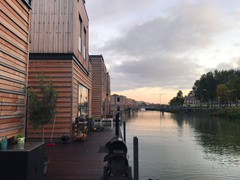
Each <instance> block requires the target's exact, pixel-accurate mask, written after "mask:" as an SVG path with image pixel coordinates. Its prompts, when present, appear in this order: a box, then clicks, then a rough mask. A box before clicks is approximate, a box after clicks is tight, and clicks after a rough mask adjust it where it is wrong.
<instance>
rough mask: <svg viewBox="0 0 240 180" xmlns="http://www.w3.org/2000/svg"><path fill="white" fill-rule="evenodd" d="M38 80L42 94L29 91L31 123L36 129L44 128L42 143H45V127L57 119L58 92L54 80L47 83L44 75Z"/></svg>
mask: <svg viewBox="0 0 240 180" xmlns="http://www.w3.org/2000/svg"><path fill="white" fill-rule="evenodd" d="M37 78H38V79H39V83H40V94H39V95H38V92H37V91H32V90H29V121H30V122H31V123H32V126H33V128H34V129H37V128H38V127H39V126H41V127H42V141H44V125H45V124H47V123H50V122H51V121H52V120H53V119H54V118H55V114H56V110H55V109H56V104H57V98H58V92H57V91H56V88H55V87H54V86H53V83H52V79H50V81H45V80H44V79H45V75H44V74H43V73H42V74H41V75H39V76H38V77H37Z"/></svg>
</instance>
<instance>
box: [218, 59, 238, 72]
mask: <svg viewBox="0 0 240 180" xmlns="http://www.w3.org/2000/svg"><path fill="white" fill-rule="evenodd" d="M216 69H218V70H223V69H227V70H229V69H240V57H234V58H232V59H230V60H229V62H228V63H226V62H224V63H219V64H218V66H217V68H216Z"/></svg>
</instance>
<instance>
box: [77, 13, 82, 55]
mask: <svg viewBox="0 0 240 180" xmlns="http://www.w3.org/2000/svg"><path fill="white" fill-rule="evenodd" d="M78 50H79V52H80V53H81V52H82V19H81V17H80V16H79V30H78Z"/></svg>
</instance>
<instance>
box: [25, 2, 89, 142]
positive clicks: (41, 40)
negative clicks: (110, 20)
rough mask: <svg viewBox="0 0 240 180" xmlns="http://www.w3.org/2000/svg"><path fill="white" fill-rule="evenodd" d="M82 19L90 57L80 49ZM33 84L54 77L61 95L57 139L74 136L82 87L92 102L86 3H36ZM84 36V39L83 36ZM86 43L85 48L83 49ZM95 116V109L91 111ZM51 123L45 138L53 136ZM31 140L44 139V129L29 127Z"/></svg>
mask: <svg viewBox="0 0 240 180" xmlns="http://www.w3.org/2000/svg"><path fill="white" fill-rule="evenodd" d="M79 16H80V17H81V19H82V28H83V29H82V33H83V32H84V29H85V30H86V57H85V59H84V55H83V51H81V52H80V51H79V50H78V43H79V42H78V33H79ZM30 32H31V33H30V40H31V43H30V60H29V61H30V64H29V85H30V86H33V87H34V88H35V89H38V87H36V85H37V84H36V78H35V76H36V74H38V73H41V71H43V72H44V73H45V74H47V75H50V74H51V75H52V79H53V83H54V85H55V86H57V90H58V91H59V92H60V94H59V98H58V101H57V112H58V113H57V117H56V125H55V129H54V138H60V137H61V136H62V135H63V134H67V135H70V136H71V125H72V122H73V121H74V120H75V118H76V117H77V115H78V88H79V87H78V85H79V83H80V84H82V85H83V86H85V87H86V88H87V89H89V107H91V106H90V104H91V102H90V100H91V93H92V92H91V89H92V87H91V86H92V82H91V77H92V76H91V64H90V62H89V59H88V17H87V13H86V9H85V5H84V4H83V1H82V0H79V1H77V0H33V2H32V12H31V26H30ZM82 37H83V36H82ZM83 45H84V44H83V42H82V46H83ZM89 113H90V114H89V115H91V108H89ZM51 130H52V124H47V125H46V128H45V136H46V137H47V138H48V137H50V135H51ZM29 132H30V134H29V135H30V137H36V138H39V137H41V130H39V132H38V131H37V132H36V131H34V130H33V129H31V127H30V126H29Z"/></svg>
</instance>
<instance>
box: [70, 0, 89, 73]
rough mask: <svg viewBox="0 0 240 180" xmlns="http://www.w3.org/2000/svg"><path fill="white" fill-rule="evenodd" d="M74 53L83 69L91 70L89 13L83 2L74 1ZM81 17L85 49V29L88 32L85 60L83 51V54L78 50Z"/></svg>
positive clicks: (80, 0)
mask: <svg viewBox="0 0 240 180" xmlns="http://www.w3.org/2000/svg"><path fill="white" fill-rule="evenodd" d="M73 12H74V13H73V37H74V38H73V53H74V55H75V56H76V57H77V58H78V60H79V61H80V62H81V64H82V65H83V67H84V68H85V69H86V70H88V69H89V67H88V66H89V55H88V52H89V42H88V41H89V28H88V25H89V19H88V16H87V12H86V9H85V5H84V4H83V1H82V0H79V1H77V0H74V6H73ZM79 15H80V16H81V19H82V28H83V29H82V47H83V40H84V39H83V32H84V28H85V30H86V58H85V59H84V58H83V50H82V53H80V52H79V50H78V33H79Z"/></svg>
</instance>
